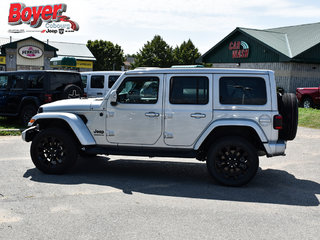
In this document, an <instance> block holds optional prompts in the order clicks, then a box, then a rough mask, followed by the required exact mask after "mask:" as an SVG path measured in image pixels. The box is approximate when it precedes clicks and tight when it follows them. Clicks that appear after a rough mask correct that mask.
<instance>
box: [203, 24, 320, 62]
mask: <svg viewBox="0 0 320 240" xmlns="http://www.w3.org/2000/svg"><path fill="white" fill-rule="evenodd" d="M238 32H240V33H242V34H245V35H247V36H248V37H250V38H252V39H253V40H256V41H257V42H259V43H261V44H262V45H264V46H266V47H268V48H269V49H272V50H273V51H274V52H276V53H278V55H279V56H280V59H282V60H286V59H287V60H289V61H290V60H297V59H299V60H301V58H299V57H297V56H298V55H300V54H302V53H305V52H306V51H308V50H310V49H311V48H312V47H315V46H316V45H320V22H319V23H312V24H303V25H296V26H289V27H280V28H272V29H265V30H259V29H250V28H241V27H239V28H236V29H235V30H234V31H232V32H231V33H230V34H229V35H228V36H227V37H225V38H224V39H223V40H222V41H220V42H219V43H218V44H216V45H215V46H214V47H213V48H211V49H210V50H209V51H207V52H206V53H205V54H203V55H202V56H201V57H200V58H199V62H201V61H202V59H204V58H205V57H207V56H208V55H212V54H213V52H214V50H215V49H217V47H219V46H220V45H222V44H223V43H224V41H225V40H226V39H229V38H230V37H232V36H233V35H234V34H236V33H238ZM319 55H320V54H319ZM300 56H301V55H300ZM295 57H297V58H295ZM319 59H320V56H319Z"/></svg>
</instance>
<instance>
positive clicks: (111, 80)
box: [108, 75, 120, 88]
mask: <svg viewBox="0 0 320 240" xmlns="http://www.w3.org/2000/svg"><path fill="white" fill-rule="evenodd" d="M119 77H120V75H110V76H109V79H108V88H111V87H112V86H113V84H114V83H115V82H116V81H117V79H118V78H119Z"/></svg>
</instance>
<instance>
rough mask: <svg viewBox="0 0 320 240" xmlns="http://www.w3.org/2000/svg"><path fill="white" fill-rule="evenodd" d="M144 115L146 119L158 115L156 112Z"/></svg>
mask: <svg viewBox="0 0 320 240" xmlns="http://www.w3.org/2000/svg"><path fill="white" fill-rule="evenodd" d="M144 115H146V117H159V116H160V114H159V113H156V112H147V113H145V114H144Z"/></svg>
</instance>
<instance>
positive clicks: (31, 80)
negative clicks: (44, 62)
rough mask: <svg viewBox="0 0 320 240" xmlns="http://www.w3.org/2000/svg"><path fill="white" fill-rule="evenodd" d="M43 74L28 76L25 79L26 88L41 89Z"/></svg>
mask: <svg viewBox="0 0 320 240" xmlns="http://www.w3.org/2000/svg"><path fill="white" fill-rule="evenodd" d="M43 78H44V75H43V74H30V75H28V79H27V88H31V89H42V88H43Z"/></svg>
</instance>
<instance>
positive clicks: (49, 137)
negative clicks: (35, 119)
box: [31, 128, 78, 174]
mask: <svg viewBox="0 0 320 240" xmlns="http://www.w3.org/2000/svg"><path fill="white" fill-rule="evenodd" d="M77 156H78V152H77V145H76V143H75V140H74V139H73V137H71V136H70V133H69V134H68V131H67V130H63V129H58V128H49V129H45V130H43V131H41V132H40V133H39V134H38V135H36V136H35V138H34V139H33V141H32V144H31V157H32V161H33V163H34V164H35V166H36V167H37V168H38V169H39V170H41V171H42V172H44V173H48V174H63V173H65V172H67V171H68V170H69V169H70V168H71V167H72V166H73V165H74V164H75V162H76V160H77Z"/></svg>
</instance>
